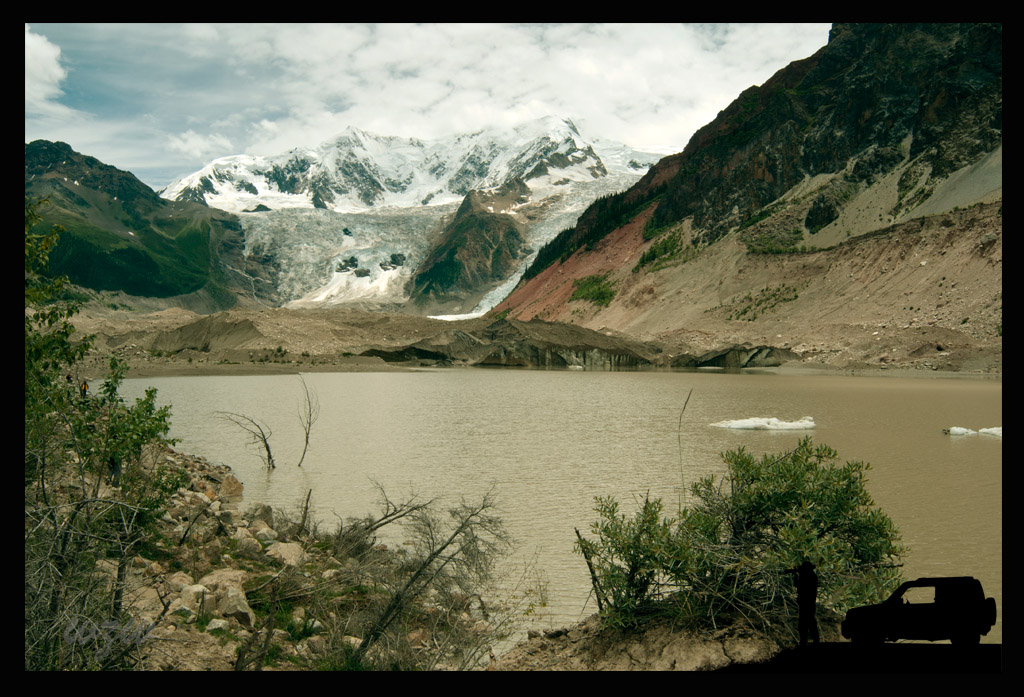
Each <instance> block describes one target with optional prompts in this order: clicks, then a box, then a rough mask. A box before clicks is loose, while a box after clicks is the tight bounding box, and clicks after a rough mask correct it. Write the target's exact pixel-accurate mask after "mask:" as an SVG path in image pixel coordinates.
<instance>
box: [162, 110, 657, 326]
mask: <svg viewBox="0 0 1024 697" xmlns="http://www.w3.org/2000/svg"><path fill="white" fill-rule="evenodd" d="M662 156H663V155H661V154H658V153H645V152H641V151H637V150H634V149H632V148H629V147H628V146H626V145H623V144H621V143H616V142H613V141H604V140H600V139H591V140H588V139H585V138H584V137H583V136H582V135H581V134H580V132H579V130H578V129H577V127H576V126H575V124H574V123H573V122H572V121H571V120H570V119H562V118H556V117H546V118H543V119H538V120H535V121H531V122H527V123H524V124H520V125H518V126H516V127H513V128H506V129H494V128H492V129H483V130H480V131H476V132H474V133H468V134H458V135H455V136H451V137H448V138H439V139H435V140H419V139H415V138H400V137H395V136H380V135H376V134H372V133H369V132H367V131H363V130H360V129H357V128H354V127H349V128H347V129H346V130H345V131H344V132H343V133H342V134H341V135H339V136H338V137H337V138H334V139H332V140H330V141H327V142H325V143H323V144H321V145H319V146H317V147H314V148H295V149H292V150H290V151H288V152H286V153H283V154H281V155H278V156H273V157H263V156H254V155H234V156H230V157H222V158H219V159H216V160H213V161H212V162H210V163H209V164H208V165H206V166H205V167H203V168H202V169H200V170H199V171H197V172H195V173H193V174H190V175H188V176H185V177H182V178H181V179H179V180H177V181H175V182H173V183H172V184H171V185H169V186H168V187H167V188H165V189H164V190H163V191H161V192H160V195H161V196H162V197H164V198H167V199H172V200H191V201H199V202H202V203H205V204H206V205H209V206H211V207H215V208H219V209H222V210H225V211H228V212H232V213H235V214H237V215H238V216H239V219H240V221H241V224H242V228H243V231H244V235H245V253H246V254H247V255H252V256H255V257H257V258H261V259H267V260H272V261H273V264H274V267H275V269H276V274H277V282H276V287H277V297H276V299H275V300H276V302H278V303H279V304H281V305H285V306H289V307H315V306H323V305H332V304H348V303H363V304H372V305H376V306H380V307H397V306H400V305H402V304H403V303H404V302H406V301H407V300H408V297H407V295H406V291H405V287H406V284H407V283H408V281H409V280H410V279H411V278H412V275H413V274H414V273H415V271H416V269H417V268H418V266H419V265H420V264H421V263H422V262H423V260H424V259H425V258H426V257H427V255H428V254H429V252H430V250H431V247H432V245H433V244H434V243H435V242H436V241H437V239H438V237H439V236H440V234H441V231H442V229H443V226H444V225H445V223H446V222H447V221H450V220H451V218H452V216H453V215H454V213H455V211H456V210H457V209H458V206H459V205H460V203H461V202H462V201H463V200H464V198H465V197H466V195H467V194H468V192H469V191H473V190H477V191H482V190H488V189H493V188H497V187H499V186H502V185H504V184H507V183H508V182H510V181H514V180H520V181H522V182H524V183H525V184H526V186H527V188H528V189H529V192H530V193H529V200H528V201H526V202H525V203H520V204H516V205H515V206H513V207H512V208H511V209H509V210H506V211H492V212H496V213H506V214H508V215H512V216H516V217H517V219H519V220H521V221H524V222H526V237H527V243H528V245H529V247H530V249H531V250H532V251H531V253H530V254H529V255H528V256H527V257H525V258H524V260H523V262H522V264H521V265H520V267H519V268H518V269H517V271H516V272H515V273H514V274H512V275H511V276H510V277H509V278H507V279H504V280H503V281H501V282H500V283H497V284H496V285H495V286H494V287H493V288H484V289H481V295H482V297H481V298H480V299H479V300H478V301H476V302H475V306H474V307H471V308H469V307H467V308H466V309H467V313H466V314H460V315H456V316H457V317H459V318H462V317H466V316H479V315H482V314H484V313H485V312H486V311H487V310H489V309H490V308H491V307H494V306H495V305H497V304H498V303H499V302H501V300H503V299H504V297H505V295H507V293H508V292H510V291H511V290H512V288H513V287H514V286H515V283H516V281H517V280H518V278H519V277H520V276H521V275H522V273H523V271H525V269H526V267H527V266H528V264H529V263H530V262H532V260H533V259H534V258H535V256H536V253H537V251H539V250H540V248H541V247H542V246H543V245H544V244H546V243H547V242H549V241H550V240H551V239H553V238H554V237H555V235H557V234H558V233H559V232H561V231H562V230H564V229H566V228H568V227H572V226H573V225H575V223H576V220H577V218H578V216H579V215H580V214H581V213H582V212H583V210H584V209H585V208H586V207H587V206H588V205H590V203H592V202H593V201H594V200H596V199H597V198H599V197H601V196H605V195H609V194H614V193H618V192H619V191H622V190H624V189H626V188H628V187H629V186H632V185H633V184H634V183H635V182H636V181H637V180H638V179H639V178H640V177H641V176H643V174H645V173H646V171H647V169H648V168H649V166H650V165H651V164H653V163H654V162H657V161H658V160H659V159H661V157H662ZM392 258H394V259H400V260H401V263H400V264H393V263H391V260H392Z"/></svg>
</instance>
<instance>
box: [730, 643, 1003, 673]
mask: <svg viewBox="0 0 1024 697" xmlns="http://www.w3.org/2000/svg"><path fill="white" fill-rule="evenodd" d="M1002 668H1003V645H1002V644H981V645H979V646H971V647H957V646H953V645H951V644H882V645H880V646H875V647H860V646H855V645H854V644H851V643H822V644H809V645H808V646H805V647H802V648H795V649H788V650H786V651H783V652H781V653H779V654H778V655H777V656H776V657H775V658H773V659H772V660H771V661H768V662H766V663H757V664H734V665H732V666H729V667H728V668H723V669H721V670H720V671H717V672H722V673H762V674H764V673H860V674H868V673H948V674H954V673H976V674H977V673H1000V672H1002Z"/></svg>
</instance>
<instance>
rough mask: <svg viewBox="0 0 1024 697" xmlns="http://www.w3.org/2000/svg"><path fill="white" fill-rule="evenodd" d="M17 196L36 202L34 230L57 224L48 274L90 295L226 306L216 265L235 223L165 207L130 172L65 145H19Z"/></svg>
mask: <svg viewBox="0 0 1024 697" xmlns="http://www.w3.org/2000/svg"><path fill="white" fill-rule="evenodd" d="M25 195H26V196H27V197H31V198H34V199H35V198H44V199H46V200H47V201H48V204H47V205H43V206H41V207H40V208H39V213H40V215H41V217H42V221H41V222H40V223H39V226H41V227H43V228H46V229H49V227H50V226H52V225H60V226H61V227H62V228H63V233H62V234H61V237H60V243H59V244H58V246H57V248H56V249H55V250H54V251H53V252H52V253H51V254H50V272H51V273H53V274H54V275H66V276H67V277H68V278H69V279H70V280H71V282H72V283H75V284H77V285H80V286H83V287H86V288H91V289H95V290H109V291H123V292H125V293H127V294H129V295H135V296H147V297H158V298H167V297H172V296H179V295H186V294H189V293H195V292H197V291H201V290H205V291H206V292H207V293H208V294H210V295H211V296H213V297H214V298H216V299H217V300H216V302H217V303H218V304H221V305H224V306H230V305H231V304H233V302H234V301H233V299H232V296H231V294H230V290H229V283H228V282H227V279H225V278H224V277H223V275H222V272H221V271H220V268H219V264H218V263H217V262H218V257H219V252H220V250H221V248H222V247H226V248H233V247H235V246H237V242H238V239H240V236H241V227H240V225H239V224H238V221H237V219H236V218H235V217H234V216H232V215H229V214H227V213H224V212H222V211H218V210H215V209H211V208H208V207H206V206H204V205H200V204H195V203H187V202H170V201H165V200H164V199H161V198H160V197H159V196H158V195H157V194H156V192H154V191H153V190H152V189H150V188H149V187H148V186H146V185H145V184H143V183H142V182H141V181H139V180H138V179H137V178H135V176H134V175H132V174H131V173H130V172H124V171H121V170H118V169H117V168H115V167H111V166H109V165H106V164H104V163H102V162H100V161H99V160H97V159H96V158H93V157H89V156H86V155H82V154H80V153H78V152H75V151H74V150H72V148H71V147H70V146H69V145H67V144H66V143H54V142H49V141H43V140H37V141H33V142H32V143H28V144H26V145H25Z"/></svg>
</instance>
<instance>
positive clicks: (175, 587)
mask: <svg viewBox="0 0 1024 697" xmlns="http://www.w3.org/2000/svg"><path fill="white" fill-rule="evenodd" d="M166 581H167V587H168V588H170V589H171V590H172V591H174V592H175V593H180V592H181V589H182V588H184V587H185V586H191V585H192V583H193V581H192V577H191V576H189V575H188V574H186V573H185V572H184V571H175V572H174V573H173V574H171V575H170V576H168V577H167V578H166Z"/></svg>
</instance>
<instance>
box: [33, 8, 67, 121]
mask: <svg viewBox="0 0 1024 697" xmlns="http://www.w3.org/2000/svg"><path fill="white" fill-rule="evenodd" d="M67 74H68V73H67V70H65V69H64V67H63V66H62V65H61V64H60V48H59V47H58V46H55V45H53V44H52V43H50V42H49V41H48V40H47V39H46V37H44V36H40V35H38V34H33V33H32V31H31V29H30V28H29V25H27V24H26V25H25V113H26V114H34V115H60V114H61V113H63V112H65V111H66V108H65V107H63V106H61V105H60V104H59V103H58V102H57V101H56V100H57V99H58V98H59V97H60V96H61V95H62V94H63V92H62V90H61V83H62V82H64V79H65V78H66V77H67Z"/></svg>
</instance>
